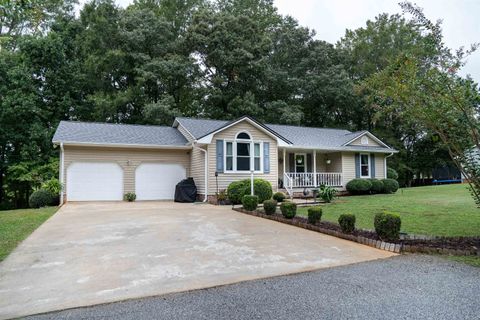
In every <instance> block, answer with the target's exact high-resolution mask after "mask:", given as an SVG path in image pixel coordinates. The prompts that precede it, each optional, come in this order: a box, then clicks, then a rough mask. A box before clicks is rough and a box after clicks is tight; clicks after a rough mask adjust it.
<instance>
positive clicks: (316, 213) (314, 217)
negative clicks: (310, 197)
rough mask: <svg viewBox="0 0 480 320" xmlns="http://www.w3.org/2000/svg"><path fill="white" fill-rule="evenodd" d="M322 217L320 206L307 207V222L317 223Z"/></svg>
mask: <svg viewBox="0 0 480 320" xmlns="http://www.w3.org/2000/svg"><path fill="white" fill-rule="evenodd" d="M321 219H322V207H320V206H316V207H310V208H308V223H310V224H317V222H320V220H321Z"/></svg>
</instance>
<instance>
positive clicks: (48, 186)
mask: <svg viewBox="0 0 480 320" xmlns="http://www.w3.org/2000/svg"><path fill="white" fill-rule="evenodd" d="M42 189H43V190H47V191H48V192H50V193H51V194H52V196H58V195H59V194H60V192H61V191H62V184H61V183H60V181H58V179H57V178H52V179H50V180H48V181H46V182H45V183H43V184H42Z"/></svg>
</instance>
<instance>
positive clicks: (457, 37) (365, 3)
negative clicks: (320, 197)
mask: <svg viewBox="0 0 480 320" xmlns="http://www.w3.org/2000/svg"><path fill="white" fill-rule="evenodd" d="M82 2H84V1H82ZM116 2H117V3H118V4H119V5H121V6H123V7H125V6H126V5H128V4H130V3H131V2H132V0H116ZM398 2H399V1H398V0H275V4H276V6H277V8H278V11H279V12H280V13H281V14H283V15H290V16H293V17H295V18H296V19H297V20H298V21H299V23H300V24H301V25H302V26H306V27H309V28H311V29H314V30H315V31H316V33H317V35H316V37H317V39H321V40H325V41H328V42H331V43H335V42H337V40H339V39H340V38H341V37H342V36H343V35H344V34H345V30H346V29H356V28H359V27H363V26H365V22H366V21H367V20H368V19H373V18H375V16H377V15H378V14H380V13H383V12H386V13H390V14H394V13H400V12H401V10H400V7H399V6H398ZM414 2H415V3H416V4H417V5H419V6H420V7H422V8H424V12H425V14H426V15H427V17H428V18H429V19H430V20H432V21H436V20H437V19H442V20H443V34H444V37H445V42H446V43H447V45H448V46H449V47H452V48H455V49H456V48H458V47H460V46H466V47H468V46H469V45H470V44H472V43H475V42H480V19H479V18H478V15H479V14H480V0H416V1H414ZM462 74H463V75H465V74H470V75H471V76H472V77H473V78H474V79H475V81H477V82H480V51H478V52H476V53H474V54H473V55H472V56H470V58H469V59H468V63H467V65H466V66H465V68H464V70H463V72H462Z"/></svg>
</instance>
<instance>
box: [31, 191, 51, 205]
mask: <svg viewBox="0 0 480 320" xmlns="http://www.w3.org/2000/svg"><path fill="white" fill-rule="evenodd" d="M52 200H53V199H52V194H51V193H50V192H49V191H47V190H44V189H40V190H37V191H34V192H33V193H32V195H31V196H30V198H29V199H28V204H29V205H30V207H31V208H42V207H46V206H48V205H49V204H51V203H52Z"/></svg>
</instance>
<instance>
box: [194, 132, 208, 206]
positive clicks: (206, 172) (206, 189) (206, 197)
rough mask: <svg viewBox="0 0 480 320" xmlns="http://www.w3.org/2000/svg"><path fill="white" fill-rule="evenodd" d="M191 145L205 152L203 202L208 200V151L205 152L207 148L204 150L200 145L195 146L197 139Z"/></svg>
mask: <svg viewBox="0 0 480 320" xmlns="http://www.w3.org/2000/svg"><path fill="white" fill-rule="evenodd" d="M193 147H194V148H195V149H198V150H200V151H202V152H203V153H204V154H205V165H204V167H205V178H204V179H205V197H204V199H203V202H207V200H208V153H207V150H204V149H202V148H200V147H197V141H196V140H195V141H194V142H193Z"/></svg>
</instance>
